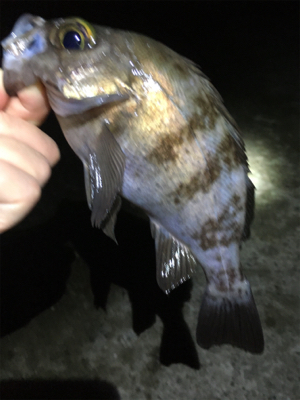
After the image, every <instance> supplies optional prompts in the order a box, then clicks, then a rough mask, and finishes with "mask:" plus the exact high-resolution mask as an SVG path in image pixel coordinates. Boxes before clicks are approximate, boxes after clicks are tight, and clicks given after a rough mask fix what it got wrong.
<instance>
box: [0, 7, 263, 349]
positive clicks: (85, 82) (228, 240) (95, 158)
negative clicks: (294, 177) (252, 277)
mask: <svg viewBox="0 0 300 400" xmlns="http://www.w3.org/2000/svg"><path fill="white" fill-rule="evenodd" d="M2 46H3V49H4V57H3V69H4V84H5V88H6V90H7V92H8V93H9V94H11V95H15V94H16V92H17V91H18V90H20V89H21V88H23V87H24V86H28V85H30V84H32V83H34V82H36V81H37V80H40V81H41V82H42V83H43V84H44V85H45V87H46V90H47V95H48V98H49V102H50V105H51V107H52V109H53V110H54V112H55V113H56V116H57V118H58V121H59V123H60V125H61V128H62V130H63V132H64V135H65V137H66V139H67V141H68V142H69V144H70V146H71V147H72V148H73V150H74V151H75V153H76V154H77V155H78V157H79V158H80V159H81V161H82V162H83V165H84V170H85V185H86V194H87V199H88V204H89V207H90V208H91V211H92V216H91V219H92V223H93V224H94V225H96V226H97V227H101V228H102V229H103V230H104V232H105V233H106V234H107V235H109V236H111V237H112V238H114V224H115V222H116V216H117V212H118V210H119V208H120V204H121V200H120V196H122V197H124V198H126V199H127V200H129V201H130V202H132V203H133V204H134V205H136V206H138V207H140V208H141V209H142V210H144V211H145V212H146V214H147V215H148V216H149V219H150V224H151V232H152V235H153V238H154V240H155V248H156V263H157V282H158V285H159V286H160V287H161V288H162V290H164V291H165V292H166V293H169V292H170V290H171V289H173V288H175V287H176V286H177V285H179V284H180V283H182V282H184V281H185V280H186V279H189V278H190V276H191V275H192V273H193V272H194V271H195V269H196V266H197V264H200V265H201V266H202V268H203V270H204V272H205V275H206V279H207V287H206V291H205V293H204V295H203V299H202V305H201V308H200V312H199V319H198V326H197V332H196V337H197V342H198V344H199V345H200V346H202V347H203V348H209V347H211V346H212V345H221V344H223V343H228V344H231V345H233V346H237V347H240V348H242V349H244V350H246V351H249V352H252V353H260V352H262V351H263V347H264V339H263V332H262V328H261V323H260V320H259V315H258V312H257V309H256V305H255V302H254V299H253V296H252V292H251V288H250V284H249V282H248V280H247V279H246V278H245V276H244V275H243V272H242V269H241V263H240V255H239V251H240V245H241V241H242V240H244V239H246V238H247V237H248V236H249V233H250V231H249V225H250V223H251V221H252V218H253V208H254V186H253V184H252V182H251V181H250V179H249V178H248V172H249V169H248V162H247V157H246V154H245V147H244V143H243V140H242V138H241V136H240V133H239V130H238V128H237V126H236V124H235V122H234V121H233V119H232V118H231V116H230V115H229V113H228V112H227V110H226V109H225V107H224V105H223V102H222V99H221V97H220V95H219V94H218V92H217V91H216V90H215V88H214V87H213V86H212V85H211V83H210V82H209V80H208V79H207V77H206V76H205V75H204V74H203V73H202V72H201V71H200V70H199V69H198V68H197V66H196V65H195V64H194V63H193V62H191V61H189V60H187V59H186V58H184V57H182V56H180V55H178V54H177V53H175V52H174V51H172V50H171V49H169V48H168V47H166V46H164V45H163V44H161V43H158V42H156V41H155V40H152V39H150V38H148V37H145V36H142V35H139V34H136V33H132V32H127V31H126V32H125V31H121V30H116V29H110V28H107V27H100V26H96V25H92V24H90V23H88V22H86V21H84V20H83V19H81V18H76V17H72V18H67V19H62V18H61V19H57V20H53V21H45V20H44V19H42V18H40V17H36V16H32V15H29V14H26V15H23V16H22V17H20V18H19V19H18V21H17V22H16V24H15V25H14V27H13V30H12V33H11V34H10V35H9V36H8V37H7V38H6V39H4V40H3V41H2Z"/></svg>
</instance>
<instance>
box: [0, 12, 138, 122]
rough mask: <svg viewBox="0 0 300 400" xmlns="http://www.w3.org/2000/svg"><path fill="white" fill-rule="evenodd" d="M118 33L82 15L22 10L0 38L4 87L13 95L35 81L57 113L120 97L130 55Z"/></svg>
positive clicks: (60, 113)
mask: <svg viewBox="0 0 300 400" xmlns="http://www.w3.org/2000/svg"><path fill="white" fill-rule="evenodd" d="M120 35H121V34H120V33H119V32H118V31H117V30H112V29H109V28H105V27H98V26H93V25H92V24H90V23H88V22H86V21H85V20H83V19H82V18H77V17H70V18H66V19H64V18H59V19H55V20H50V21H46V20H44V19H43V18H41V17H38V16H33V15H31V14H25V15H22V16H21V17H20V18H19V19H18V20H17V22H16V23H15V25H14V27H13V29H12V32H11V33H10V35H9V36H8V37H6V38H5V39H4V40H3V41H2V42H1V44H2V47H3V50H4V51H3V71H4V77H3V79H4V86H5V89H6V91H7V93H8V94H9V95H15V94H16V93H17V92H18V91H19V90H21V89H22V88H24V87H26V86H29V85H31V84H33V83H35V82H36V81H38V80H40V81H41V82H42V83H43V84H44V85H45V87H46V90H47V94H48V97H49V101H50V105H51V107H52V108H53V110H54V112H55V113H56V114H58V115H61V116H66V115H70V114H76V113H78V112H80V111H82V110H83V111H84V110H86V109H89V108H92V107H94V106H97V105H101V104H103V103H107V102H110V101H116V100H117V99H120V98H122V97H123V98H124V96H125V97H126V91H127V87H128V85H127V84H126V80H127V77H128V70H129V68H130V64H129V62H128V61H127V58H130V56H129V55H128V54H126V53H128V48H127V47H126V45H124V44H125V42H124V40H120ZM92 99H93V100H92ZM82 100H87V102H86V103H84V102H82ZM72 101H73V102H72ZM76 101H79V102H78V103H77V102H76Z"/></svg>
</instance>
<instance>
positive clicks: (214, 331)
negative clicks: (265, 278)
mask: <svg viewBox="0 0 300 400" xmlns="http://www.w3.org/2000/svg"><path fill="white" fill-rule="evenodd" d="M212 286H213V285H211V284H209V285H208V287H207V289H206V292H205V293H204V296H203V300H202V304H201V308H200V312H199V317H198V326H197V332H196V336H197V343H198V344H199V346H201V347H203V348H204V349H208V348H210V347H211V346H213V345H221V344H231V345H232V346H235V347H239V348H241V349H243V350H246V351H249V352H250V353H257V354H258V353H262V352H263V350H264V337H263V331H262V327H261V323H260V319H259V315H258V311H257V308H256V305H255V302H254V298H253V295H252V292H251V288H250V284H249V282H248V281H246V280H245V281H244V282H243V287H244V289H243V290H238V291H234V292H226V293H225V292H220V291H217V289H216V288H214V286H213V287H212ZM211 289H213V290H211Z"/></svg>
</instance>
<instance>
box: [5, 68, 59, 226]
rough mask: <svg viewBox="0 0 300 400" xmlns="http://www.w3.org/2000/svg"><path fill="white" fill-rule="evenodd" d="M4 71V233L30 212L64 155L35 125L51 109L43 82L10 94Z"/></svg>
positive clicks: (39, 122) (40, 121)
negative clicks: (15, 93) (12, 95)
mask: <svg viewBox="0 0 300 400" xmlns="http://www.w3.org/2000/svg"><path fill="white" fill-rule="evenodd" d="M2 75H3V72H2V70H1V69H0V233H2V232H4V231H6V230H7V229H9V228H11V227H13V226H14V225H16V224H17V223H18V222H20V221H21V220H22V219H23V218H24V217H25V216H26V215H27V214H28V213H29V212H30V210H31V209H32V208H33V207H34V205H35V204H36V203H37V202H38V200H39V198H40V196H41V188H42V187H43V186H44V184H45V183H46V182H47V180H48V179H49V177H50V175H51V167H53V166H54V165H55V164H56V163H57V162H58V160H59V158H60V154H59V150H58V147H57V145H56V143H55V142H54V141H53V140H52V139H51V138H50V137H49V136H47V135H46V134H45V133H44V132H42V131H41V130H40V129H39V128H37V127H36V126H35V125H38V124H41V123H42V121H43V120H44V119H45V118H46V116H47V114H48V113H49V110H50V108H49V104H48V101H47V98H46V95H45V92H44V89H43V87H42V85H39V84H37V85H32V86H30V87H28V88H26V89H23V90H21V91H20V92H19V93H18V97H9V96H8V94H7V93H6V92H5V90H4V87H3V80H2Z"/></svg>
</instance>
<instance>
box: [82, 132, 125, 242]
mask: <svg viewBox="0 0 300 400" xmlns="http://www.w3.org/2000/svg"><path fill="white" fill-rule="evenodd" d="M124 169H125V155H124V153H123V152H122V150H121V148H120V146H119V144H118V142H117V141H116V139H115V138H114V136H113V135H112V133H111V132H110V130H109V129H108V127H107V125H105V124H103V128H102V130H101V133H100V135H98V136H97V137H96V138H95V139H94V140H93V142H92V143H88V158H87V160H86V168H85V186H86V190H87V199H88V203H89V206H90V208H91V210H92V217H91V220H92V224H93V225H94V226H96V227H98V228H100V227H101V223H102V222H103V221H104V219H105V218H106V217H108V214H109V212H110V210H111V207H112V206H113V203H114V201H115V199H116V197H117V195H118V193H119V192H120V191H121V189H122V183H123V175H124ZM110 232H111V230H110ZM110 236H111V235H110Z"/></svg>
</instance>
